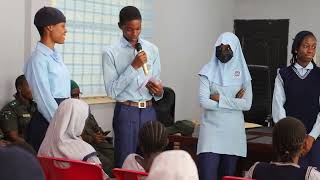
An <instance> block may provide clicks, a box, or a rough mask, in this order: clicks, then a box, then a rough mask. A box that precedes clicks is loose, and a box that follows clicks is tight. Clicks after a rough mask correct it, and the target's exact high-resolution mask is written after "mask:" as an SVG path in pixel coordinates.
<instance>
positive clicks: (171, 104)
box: [152, 87, 176, 127]
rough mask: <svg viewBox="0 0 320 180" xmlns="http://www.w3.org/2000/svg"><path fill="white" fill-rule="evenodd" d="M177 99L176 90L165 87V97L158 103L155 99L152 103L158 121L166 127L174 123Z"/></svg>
mask: <svg viewBox="0 0 320 180" xmlns="http://www.w3.org/2000/svg"><path fill="white" fill-rule="evenodd" d="M175 99H176V95H175V92H174V90H173V89H171V88H169V87H163V97H162V98H161V99H160V100H158V101H155V100H154V99H153V102H152V103H153V106H154V109H155V110H156V114H157V120H158V121H160V122H161V123H162V124H163V125H165V126H166V127H168V126H171V125H173V123H174V113H175Z"/></svg>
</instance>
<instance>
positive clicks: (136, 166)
mask: <svg viewBox="0 0 320 180" xmlns="http://www.w3.org/2000/svg"><path fill="white" fill-rule="evenodd" d="M168 142H169V140H168V134H167V131H166V128H165V127H164V125H163V124H161V123H160V122H159V121H149V122H146V123H145V124H144V125H143V127H142V128H141V129H140V132H139V147H140V149H141V151H142V154H143V156H140V155H138V154H135V153H132V154H129V155H128V156H127V158H126V159H125V161H124V163H123V165H122V168H124V169H131V170H135V171H142V172H149V170H150V167H151V164H152V162H153V159H154V158H155V157H156V156H157V155H158V154H160V153H161V152H162V151H163V150H164V149H165V148H166V146H167V145H168Z"/></svg>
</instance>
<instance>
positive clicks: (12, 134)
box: [0, 75, 37, 147]
mask: <svg viewBox="0 0 320 180" xmlns="http://www.w3.org/2000/svg"><path fill="white" fill-rule="evenodd" d="M15 86H16V90H17V93H16V94H15V95H14V97H15V100H13V101H11V102H10V103H8V104H7V105H5V106H4V107H3V108H2V110H1V111H0V127H1V129H2V130H3V132H4V136H5V137H4V138H5V140H8V141H11V142H14V143H24V144H25V143H26V142H25V137H26V130H27V127H28V125H29V122H30V120H31V118H32V115H33V114H34V112H36V111H37V105H36V103H35V102H34V101H33V100H32V93H31V90H30V87H29V85H28V82H27V80H26V78H25V76H24V75H20V76H19V77H18V78H17V79H16V82H15ZM30 147H31V146H30Z"/></svg>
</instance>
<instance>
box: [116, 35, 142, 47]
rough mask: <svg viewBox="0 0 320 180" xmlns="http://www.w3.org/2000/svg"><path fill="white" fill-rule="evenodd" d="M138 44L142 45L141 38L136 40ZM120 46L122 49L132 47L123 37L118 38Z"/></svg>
mask: <svg viewBox="0 0 320 180" xmlns="http://www.w3.org/2000/svg"><path fill="white" fill-rule="evenodd" d="M138 43H140V44H143V43H142V41H141V38H139V39H138ZM120 44H121V46H122V47H132V46H131V44H130V42H129V41H127V40H126V38H124V37H123V36H121V38H120Z"/></svg>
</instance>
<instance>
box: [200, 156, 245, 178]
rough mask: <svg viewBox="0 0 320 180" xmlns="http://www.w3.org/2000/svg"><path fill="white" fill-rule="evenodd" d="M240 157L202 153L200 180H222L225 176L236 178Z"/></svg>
mask: <svg viewBox="0 0 320 180" xmlns="http://www.w3.org/2000/svg"><path fill="white" fill-rule="evenodd" d="M238 159H239V157H238V156H234V155H226V154H216V153H211V152H208V153H200V154H199V155H198V169H199V179H200V180H221V179H222V177H223V176H234V175H235V173H236V167H237V161H238Z"/></svg>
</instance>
